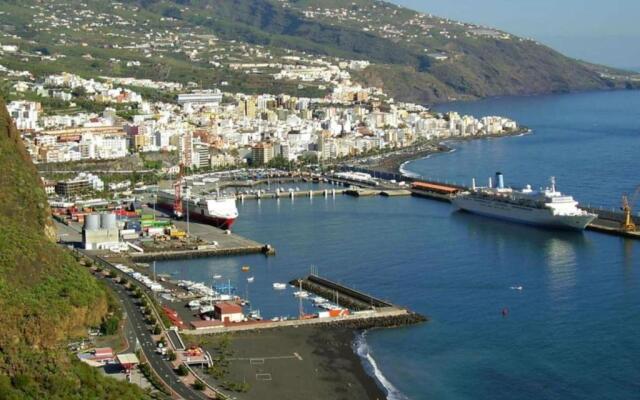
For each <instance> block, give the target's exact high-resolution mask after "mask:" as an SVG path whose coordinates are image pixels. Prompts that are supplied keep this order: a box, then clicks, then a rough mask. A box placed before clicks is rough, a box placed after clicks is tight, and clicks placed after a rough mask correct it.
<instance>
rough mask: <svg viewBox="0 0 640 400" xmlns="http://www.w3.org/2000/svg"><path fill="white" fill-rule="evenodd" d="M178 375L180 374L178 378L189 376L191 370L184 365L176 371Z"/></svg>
mask: <svg viewBox="0 0 640 400" xmlns="http://www.w3.org/2000/svg"><path fill="white" fill-rule="evenodd" d="M176 374H178V376H187V375H189V370H188V369H187V367H185V365H184V364H180V365H179V366H178V368H177V369H176Z"/></svg>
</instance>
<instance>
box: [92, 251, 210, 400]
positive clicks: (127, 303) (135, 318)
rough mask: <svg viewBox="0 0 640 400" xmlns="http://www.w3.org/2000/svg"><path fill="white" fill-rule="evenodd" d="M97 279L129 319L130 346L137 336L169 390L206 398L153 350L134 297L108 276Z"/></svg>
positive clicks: (182, 394) (145, 353)
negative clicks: (114, 294) (116, 300)
mask: <svg viewBox="0 0 640 400" xmlns="http://www.w3.org/2000/svg"><path fill="white" fill-rule="evenodd" d="M89 257H91V258H92V259H93V260H94V261H96V262H97V263H100V264H101V265H105V264H104V262H102V261H101V260H100V259H99V258H97V257H92V256H89ZM98 279H101V280H103V281H104V282H106V283H107V285H108V286H109V287H110V288H111V289H113V291H114V292H115V293H116V294H117V295H118V298H119V299H120V301H121V304H122V306H123V308H124V310H125V312H126V314H127V317H128V319H129V324H130V326H131V329H132V333H133V334H134V336H135V338H134V339H133V343H131V341H132V339H131V337H130V336H129V333H127V340H129V341H130V343H129V346H130V348H135V340H136V338H137V339H138V342H139V343H140V349H141V350H142V351H143V352H144V355H145V357H146V358H147V360H148V361H149V364H150V366H151V368H152V369H153V370H154V371H155V372H156V373H157V374H158V375H159V376H160V377H161V378H162V380H164V382H165V383H166V384H167V385H169V386H170V387H171V390H172V391H173V392H174V393H175V394H178V395H179V396H180V397H181V398H183V399H187V400H192V399H193V400H200V399H207V398H208V397H207V396H205V395H204V394H203V393H202V392H200V391H196V390H194V389H192V388H191V387H189V386H187V385H185V384H184V383H182V381H181V380H180V377H179V376H177V375H176V374H175V372H174V370H173V368H172V367H171V365H170V364H169V362H168V361H165V360H164V359H163V358H162V356H161V355H159V354H157V353H156V352H155V349H156V345H155V342H154V341H153V338H152V337H151V332H150V330H149V327H148V325H147V323H146V322H145V319H144V316H143V315H142V312H141V311H140V308H139V307H138V306H137V305H136V304H135V302H134V299H133V298H132V297H131V296H130V295H129V293H128V292H127V290H125V289H124V288H123V287H122V285H119V284H117V283H115V282H113V280H111V279H109V278H106V277H101V276H99V275H98Z"/></svg>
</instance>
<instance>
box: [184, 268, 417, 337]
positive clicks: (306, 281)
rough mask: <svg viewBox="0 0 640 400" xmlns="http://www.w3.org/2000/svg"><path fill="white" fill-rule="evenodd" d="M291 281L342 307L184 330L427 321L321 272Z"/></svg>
mask: <svg viewBox="0 0 640 400" xmlns="http://www.w3.org/2000/svg"><path fill="white" fill-rule="evenodd" d="M289 283H290V284H291V285H292V286H295V287H301V288H302V289H304V290H306V291H308V292H310V293H314V294H316V295H318V296H321V297H323V298H326V299H332V301H334V302H335V303H336V304H337V305H338V306H339V307H341V308H340V310H339V312H338V311H336V312H335V314H334V313H328V312H327V313H326V314H327V315H326V316H323V315H322V313H319V314H317V315H316V314H312V315H308V314H306V315H302V314H301V315H300V316H299V318H298V319H287V320H278V321H273V320H263V321H246V322H236V323H223V324H217V325H215V326H211V327H199V325H200V324H194V327H193V328H194V329H188V330H184V331H183V332H184V333H186V334H189V335H208V334H217V333H230V332H242V331H253V330H263V329H276V328H283V327H298V326H311V325H323V326H331V327H343V328H351V329H371V328H391V327H400V326H406V325H413V324H418V323H422V322H426V321H428V319H427V317H425V316H423V315H421V314H418V313H416V312H413V311H411V310H409V309H408V308H405V307H401V306H398V305H395V304H393V303H391V302H389V301H386V300H381V299H378V298H376V297H373V296H371V295H368V294H366V293H364V292H361V291H358V290H356V289H353V288H350V287H348V286H345V285H343V284H340V283H337V282H334V281H331V280H329V279H326V278H322V277H320V276H318V275H314V274H311V275H308V276H306V277H304V278H299V279H293V280H291V281H290V282H289ZM301 301H302V300H301ZM329 314H334V315H329Z"/></svg>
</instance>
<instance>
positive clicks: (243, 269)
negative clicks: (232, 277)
mask: <svg viewBox="0 0 640 400" xmlns="http://www.w3.org/2000/svg"><path fill="white" fill-rule="evenodd" d="M250 269H251V268H250V267H249V266H248V265H243V266H242V272H249V270H250Z"/></svg>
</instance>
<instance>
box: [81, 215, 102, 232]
mask: <svg viewBox="0 0 640 400" xmlns="http://www.w3.org/2000/svg"><path fill="white" fill-rule="evenodd" d="M84 229H86V230H89V231H97V230H98V229H100V214H89V215H87V217H86V218H85V220H84Z"/></svg>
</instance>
